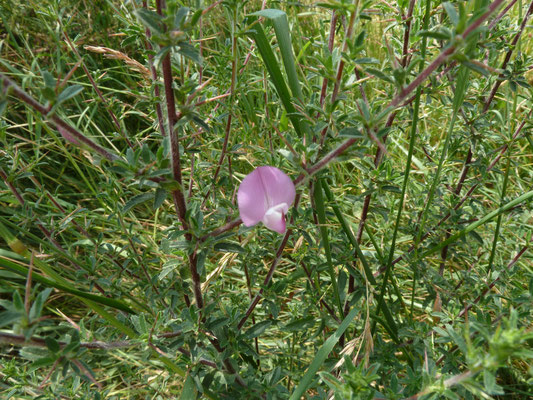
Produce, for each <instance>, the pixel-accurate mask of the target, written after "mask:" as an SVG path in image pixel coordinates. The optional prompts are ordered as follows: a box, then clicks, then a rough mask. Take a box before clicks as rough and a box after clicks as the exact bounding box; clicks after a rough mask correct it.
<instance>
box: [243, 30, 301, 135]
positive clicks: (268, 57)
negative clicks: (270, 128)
mask: <svg viewBox="0 0 533 400" xmlns="http://www.w3.org/2000/svg"><path fill="white" fill-rule="evenodd" d="M249 34H250V35H251V36H252V38H253V39H254V41H255V44H256V46H257V49H258V50H259V54H261V58H262V59H263V62H264V63H265V66H266V68H267V71H268V74H269V75H270V79H272V83H273V84H274V87H275V88H276V91H277V92H278V96H279V98H280V100H281V103H282V104H283V107H284V108H285V111H286V112H287V115H288V116H289V118H290V120H291V122H292V125H293V127H294V130H295V131H296V133H298V136H300V137H303V133H304V132H303V129H302V126H301V122H300V116H299V115H298V114H297V112H296V108H295V107H294V105H293V104H292V98H291V94H290V93H289V89H288V88H287V84H286V83H285V79H284V78H283V74H282V73H281V69H280V67H279V64H278V61H277V59H276V57H275V56H274V52H273V51H272V47H271V46H270V43H269V42H268V40H267V38H266V36H265V33H264V31H263V28H261V25H259V24H255V25H253V27H252V29H250V31H249Z"/></svg>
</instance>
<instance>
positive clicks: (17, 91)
mask: <svg viewBox="0 0 533 400" xmlns="http://www.w3.org/2000/svg"><path fill="white" fill-rule="evenodd" d="M0 81H1V82H2V85H3V88H2V90H8V91H9V92H10V93H11V94H13V95H14V96H15V97H17V98H18V99H19V100H21V101H23V102H24V103H26V104H28V105H29V106H31V107H32V108H34V109H35V110H37V111H38V112H40V113H41V114H42V115H43V116H45V117H48V119H49V121H51V122H52V123H53V124H54V125H55V127H56V128H57V129H64V130H65V131H66V132H68V133H69V134H70V135H72V136H73V137H74V138H75V139H76V140H77V141H78V142H81V143H84V144H85V145H87V146H88V147H90V148H91V149H92V150H94V151H95V152H96V153H98V154H100V155H101V156H102V157H104V158H106V159H107V160H109V161H115V160H120V159H121V158H120V157H119V156H117V155H116V154H114V153H112V152H111V151H109V150H107V149H105V148H103V147H102V146H100V145H98V144H96V143H95V142H93V141H92V140H91V139H89V138H88V137H87V136H85V135H84V134H83V133H81V132H80V131H78V130H77V129H76V128H73V127H72V126H70V125H69V124H67V123H66V122H65V121H63V120H62V119H61V118H59V117H58V116H57V115H55V114H52V115H48V112H49V110H48V108H47V107H45V106H43V105H42V104H41V103H39V102H38V101H37V100H35V99H34V98H33V97H32V96H30V95H29V94H27V93H26V92H25V91H24V90H22V89H21V88H20V87H19V86H18V85H17V84H16V83H15V82H13V81H12V80H11V79H9V78H8V77H7V76H6V75H5V74H4V73H2V72H0Z"/></svg>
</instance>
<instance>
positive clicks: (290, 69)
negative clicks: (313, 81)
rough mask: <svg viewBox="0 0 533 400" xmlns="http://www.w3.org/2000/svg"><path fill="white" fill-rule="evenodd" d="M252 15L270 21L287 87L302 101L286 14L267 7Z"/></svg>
mask: <svg viewBox="0 0 533 400" xmlns="http://www.w3.org/2000/svg"><path fill="white" fill-rule="evenodd" d="M252 15H257V16H259V17H265V18H268V19H270V20H271V21H272V25H274V31H275V32H276V38H277V39H278V46H279V50H280V52H281V57H282V59H283V65H284V66H285V72H286V73H287V80H288V82H289V87H290V88H291V92H292V95H293V96H294V97H296V98H297V99H298V100H300V101H302V100H303V94H302V89H301V87H300V81H299V79H298V73H297V72H296V63H295V61H294V53H293V51H292V41H291V33H290V29H289V21H288V20H287V14H286V13H285V12H284V11H281V10H276V9H272V8H269V9H266V10H261V11H258V12H256V13H253V14H252Z"/></svg>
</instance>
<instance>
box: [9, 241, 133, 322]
mask: <svg viewBox="0 0 533 400" xmlns="http://www.w3.org/2000/svg"><path fill="white" fill-rule="evenodd" d="M9 253H10V252H8V251H4V252H3V254H9ZM13 256H14V257H13V258H16V257H15V255H13ZM24 262H25V263H27V262H28V261H27V260H26V259H25V260H24ZM33 263H34V264H35V266H36V267H37V268H40V269H43V268H42V267H43V264H45V263H44V262H43V261H42V260H39V259H37V258H34V260H33ZM47 267H48V266H47ZM0 268H4V269H7V270H8V271H11V272H14V273H16V274H17V275H20V276H22V277H26V276H28V270H29V266H26V265H21V264H17V263H16V262H14V261H12V260H11V259H10V258H6V257H5V256H4V255H1V256H0ZM47 269H49V267H48V268H47ZM56 276H57V275H56ZM32 279H33V280H35V281H37V282H40V283H42V284H44V285H46V286H49V287H53V288H56V289H59V290H62V291H64V292H66V293H70V294H72V295H74V296H76V297H80V298H84V299H88V300H91V301H92V302H94V303H99V304H103V305H106V306H108V307H112V308H115V309H117V310H121V311H126V312H128V313H130V314H132V313H133V314H134V313H135V311H133V310H132V309H131V308H130V307H129V306H128V305H127V304H125V303H123V302H122V301H120V300H116V299H110V298H108V297H103V296H99V295H96V294H92V293H87V292H84V291H81V290H78V289H75V288H73V287H72V286H70V285H68V284H67V281H66V280H65V279H63V278H62V277H59V279H60V280H61V281H59V282H58V281H57V280H52V279H49V278H46V277H44V276H42V275H41V274H39V273H37V272H36V271H35V270H34V271H33V273H32Z"/></svg>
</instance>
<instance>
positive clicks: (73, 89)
mask: <svg viewBox="0 0 533 400" xmlns="http://www.w3.org/2000/svg"><path fill="white" fill-rule="evenodd" d="M82 90H83V86H81V85H72V86H68V87H66V88H65V89H64V90H63V91H62V92H61V93H60V94H59V96H57V103H56V104H55V105H58V104H61V103H63V102H65V101H67V100H68V99H71V98H72V97H74V96H76V95H77V94H79V93H80V92H81V91H82Z"/></svg>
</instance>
